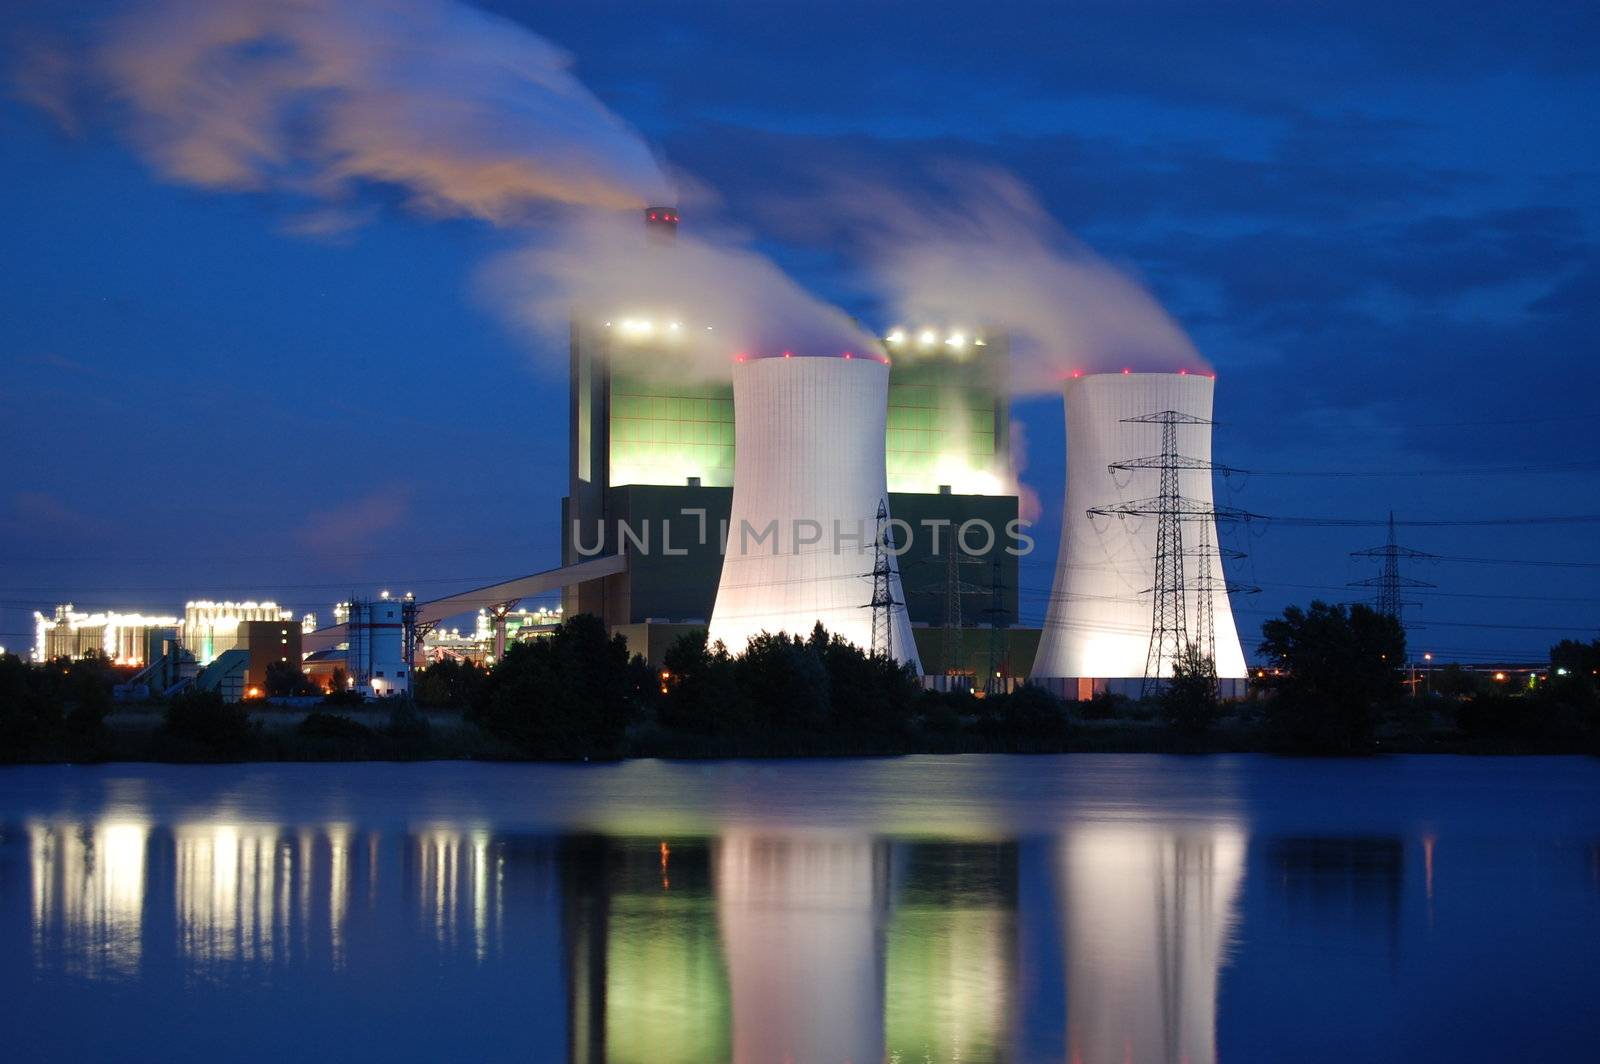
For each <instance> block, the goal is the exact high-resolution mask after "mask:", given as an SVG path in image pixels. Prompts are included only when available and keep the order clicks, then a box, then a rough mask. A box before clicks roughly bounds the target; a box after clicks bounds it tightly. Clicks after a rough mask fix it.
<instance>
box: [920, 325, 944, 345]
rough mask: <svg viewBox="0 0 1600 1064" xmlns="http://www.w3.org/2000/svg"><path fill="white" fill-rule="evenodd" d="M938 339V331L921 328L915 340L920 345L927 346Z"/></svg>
mask: <svg viewBox="0 0 1600 1064" xmlns="http://www.w3.org/2000/svg"><path fill="white" fill-rule="evenodd" d="M938 339H939V334H938V333H936V332H934V331H933V330H932V329H923V330H922V333H921V335H919V336H918V337H917V342H918V343H920V344H921V345H922V346H924V347H927V346H929V345H930V344H932V343H934V342H935V341H936V340H938Z"/></svg>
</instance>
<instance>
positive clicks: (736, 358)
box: [733, 355, 744, 362]
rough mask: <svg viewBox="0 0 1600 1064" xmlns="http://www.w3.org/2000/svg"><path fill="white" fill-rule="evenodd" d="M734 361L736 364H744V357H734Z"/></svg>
mask: <svg viewBox="0 0 1600 1064" xmlns="http://www.w3.org/2000/svg"><path fill="white" fill-rule="evenodd" d="M733 360H734V361H735V362H743V361H744V355H734V356H733Z"/></svg>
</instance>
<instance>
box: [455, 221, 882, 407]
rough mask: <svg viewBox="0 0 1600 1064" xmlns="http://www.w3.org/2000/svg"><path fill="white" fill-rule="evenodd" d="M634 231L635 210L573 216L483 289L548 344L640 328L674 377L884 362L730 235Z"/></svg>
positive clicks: (491, 272) (500, 264)
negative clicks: (571, 323) (781, 363)
mask: <svg viewBox="0 0 1600 1064" xmlns="http://www.w3.org/2000/svg"><path fill="white" fill-rule="evenodd" d="M641 229H642V223H641V219H640V217H639V216H638V215H636V214H633V213H629V214H626V215H617V214H614V213H602V212H596V211H587V212H581V213H576V214H574V215H572V216H571V217H569V218H568V219H566V220H565V221H564V222H563V223H562V224H559V225H557V226H555V227H553V228H552V229H551V230H549V231H548V232H547V234H546V236H545V239H542V240H540V241H539V242H538V243H536V244H533V245H530V246H529V247H527V248H526V249H524V250H522V251H518V252H515V253H512V254H508V255H505V256H502V257H501V258H500V259H498V260H497V261H495V262H494V263H492V264H491V266H490V268H489V269H488V270H487V271H486V276H485V281H486V290H487V291H488V293H489V295H490V298H491V299H492V300H493V302H494V303H495V304H496V305H497V306H499V307H501V308H502V309H506V310H509V312H510V313H511V315H512V317H513V318H514V320H516V321H518V322H519V323H521V324H523V325H525V326H527V327H528V328H530V329H532V330H534V331H535V332H537V333H539V334H541V336H542V337H543V338H544V339H545V340H546V341H547V342H550V343H555V344H559V343H560V342H562V341H563V340H564V338H565V329H566V322H567V320H568V318H569V317H571V316H573V315H576V316H578V317H579V318H580V319H582V320H586V321H587V322H588V324H590V325H591V326H594V327H600V328H603V327H605V323H606V322H610V323H611V327H612V328H614V329H616V330H617V331H618V334H619V335H623V336H624V337H625V335H626V331H627V330H629V329H640V330H648V335H649V336H650V337H651V338H652V339H653V340H661V339H666V340H668V341H670V342H669V343H667V344H665V345H663V344H661V343H657V342H652V343H651V344H649V345H648V349H649V350H650V352H651V357H652V358H656V359H659V358H661V357H671V356H672V354H673V353H674V352H676V354H677V358H676V360H675V361H676V365H675V367H674V370H675V371H678V372H686V373H691V374H694V375H696V376H700V377H726V376H727V375H728V372H729V369H730V362H731V361H732V360H733V359H734V358H735V357H740V356H742V357H746V358H764V357H772V356H775V355H781V354H782V353H783V352H785V351H789V352H792V353H793V354H795V355H796V356H801V357H803V356H812V355H840V354H843V353H845V352H851V353H852V354H856V355H871V356H873V357H876V356H877V355H878V354H879V353H880V351H879V347H878V344H877V340H876V338H875V337H874V336H873V335H872V333H871V332H869V331H867V330H865V329H863V328H862V327H861V326H859V325H857V324H856V323H855V322H854V321H852V320H851V319H850V318H849V317H848V316H847V315H846V314H845V313H844V312H843V311H841V310H839V309H838V308H836V307H832V306H829V305H828V304H826V303H824V302H822V301H821V300H819V299H817V298H816V297H814V296H812V295H811V294H810V293H808V292H807V291H806V290H805V289H803V288H801V287H800V285H798V284H797V283H796V282H795V281H794V280H793V279H792V278H790V277H789V275H788V274H786V273H784V272H783V271H782V270H781V269H779V268H778V267H777V266H776V265H775V264H774V263H773V262H772V261H771V260H770V259H768V258H766V257H765V256H764V255H762V254H760V253H759V252H757V251H754V250H752V249H750V248H749V247H747V246H745V245H744V244H743V243H742V242H741V241H740V239H739V238H738V237H737V236H735V235H733V234H727V233H713V234H710V235H706V231H705V228H704V227H703V226H697V227H696V228H695V229H694V230H693V231H692V232H689V233H683V234H681V235H679V236H678V237H677V238H676V239H674V240H672V241H671V242H670V243H664V242H658V241H653V240H649V239H646V236H645V234H644V233H643V232H641ZM617 350H618V351H620V352H625V351H626V350H627V347H626V345H625V344H623V345H619V346H618V348H617Z"/></svg>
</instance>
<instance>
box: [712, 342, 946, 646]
mask: <svg viewBox="0 0 1600 1064" xmlns="http://www.w3.org/2000/svg"><path fill="white" fill-rule="evenodd" d="M888 389H889V367H888V366H887V365H885V364H883V363H882V362H878V361H876V360H874V359H869V358H855V359H848V358H767V359H753V360H751V361H748V362H743V363H740V364H738V365H736V366H735V367H734V370H733V410H734V457H733V511H732V515H731V517H730V519H729V521H728V544H727V552H726V554H725V555H724V557H723V562H722V580H721V583H720V584H719V585H718V587H717V603H716V607H715V609H714V610H713V611H712V614H711V629H710V637H711V639H713V640H718V639H720V640H722V642H724V643H725V644H727V647H728V649H729V650H730V651H733V652H735V653H737V652H739V651H742V650H743V649H744V647H745V644H746V643H747V642H748V641H749V639H750V637H751V636H753V635H757V634H758V633H760V632H763V631H767V632H779V631H786V632H789V633H791V634H794V635H808V634H810V632H811V629H812V628H813V627H814V626H815V625H816V624H817V622H819V621H820V622H822V624H823V626H824V627H826V628H827V629H828V631H830V632H834V633H837V634H838V635H841V636H843V637H844V638H846V639H848V640H850V641H851V642H852V643H855V644H856V645H857V646H859V647H862V648H864V649H871V647H872V616H873V610H872V609H870V608H868V604H869V603H870V602H871V601H872V590H873V589H872V584H873V581H872V577H871V575H870V574H871V571H872V567H873V550H872V543H873V537H874V529H875V524H876V517H877V512H878V506H879V504H880V503H882V502H884V501H886V498H887V496H886V490H887V487H886V486H887V483H888V480H887V477H886V476H885V472H884V421H885V419H886V417H887V411H888V401H889V400H888V396H889V391H888ZM892 561H893V559H892V557H891V562H892ZM890 587H891V596H892V597H893V598H894V600H895V601H896V602H904V601H905V595H904V594H903V593H902V592H901V590H900V574H899V569H898V567H895V568H894V572H893V575H892V577H891V581H890ZM893 627H894V655H895V657H896V658H898V659H899V660H901V661H904V662H910V663H911V664H913V665H917V666H918V667H919V668H920V664H919V663H918V661H917V650H916V645H915V644H914V643H913V642H912V639H911V623H910V621H909V620H908V619H907V617H906V612H905V608H904V606H897V607H894V608H893Z"/></svg>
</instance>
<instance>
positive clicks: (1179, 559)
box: [1089, 410, 1256, 698]
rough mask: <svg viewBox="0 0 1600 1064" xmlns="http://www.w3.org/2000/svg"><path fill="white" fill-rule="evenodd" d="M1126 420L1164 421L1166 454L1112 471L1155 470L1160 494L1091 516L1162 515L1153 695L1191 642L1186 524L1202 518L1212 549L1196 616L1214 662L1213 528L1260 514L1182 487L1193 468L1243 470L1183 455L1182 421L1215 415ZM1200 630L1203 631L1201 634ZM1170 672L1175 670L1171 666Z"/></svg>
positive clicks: (1148, 685) (1149, 673) (1149, 687)
mask: <svg viewBox="0 0 1600 1064" xmlns="http://www.w3.org/2000/svg"><path fill="white" fill-rule="evenodd" d="M1122 420H1123V422H1124V423H1131V424H1144V425H1160V426H1161V452H1160V453H1159V454H1153V455H1147V456H1145V457H1143V458H1130V459H1127V460H1126V461H1122V462H1113V463H1111V465H1110V466H1108V467H1107V469H1108V470H1109V471H1110V472H1112V473H1117V472H1125V471H1132V470H1136V469H1154V470H1156V471H1157V472H1158V473H1159V475H1160V479H1159V482H1158V487H1157V491H1156V494H1155V496H1154V497H1152V498H1148V499H1139V500H1136V501H1134V502H1126V503H1118V504H1116V505H1112V506H1097V507H1094V508H1092V509H1090V510H1089V513H1090V514H1091V515H1095V516H1102V517H1122V518H1127V517H1154V518H1155V519H1156V550H1155V583H1154V585H1153V586H1152V587H1151V595H1152V598H1153V602H1152V607H1151V616H1150V649H1149V651H1148V652H1147V653H1146V655H1145V665H1144V683H1143V684H1142V685H1141V687H1140V691H1139V695H1140V697H1141V698H1148V697H1149V696H1151V695H1153V694H1155V693H1156V691H1157V690H1158V689H1159V688H1160V686H1161V672H1162V666H1163V664H1170V663H1171V662H1172V661H1174V660H1176V659H1177V657H1178V655H1179V654H1180V653H1182V651H1183V649H1184V647H1185V646H1186V645H1187V644H1188V643H1189V641H1190V637H1189V619H1188V593H1189V590H1190V587H1191V586H1190V585H1189V584H1188V583H1187V581H1185V579H1184V557H1185V554H1186V553H1187V552H1186V551H1185V550H1184V546H1183V526H1184V524H1185V523H1186V522H1191V521H1199V522H1201V524H1202V526H1203V527H1204V529H1205V531H1204V532H1203V533H1202V537H1203V543H1204V545H1205V547H1206V550H1205V553H1204V555H1203V556H1204V558H1205V559H1206V560H1205V561H1204V562H1203V563H1202V567H1201V572H1202V574H1203V581H1204V590H1203V591H1202V590H1200V589H1196V590H1197V600H1203V603H1204V604H1203V607H1202V609H1201V613H1202V616H1201V617H1198V618H1197V619H1196V627H1197V628H1201V629H1203V630H1204V633H1205V638H1206V639H1208V640H1209V641H1210V644H1211V645H1210V649H1209V653H1210V654H1211V660H1212V662H1213V663H1214V662H1215V661H1216V635H1215V628H1214V625H1213V624H1212V622H1211V617H1212V616H1213V614H1214V612H1215V611H1214V609H1213V607H1212V601H1211V599H1212V596H1213V595H1214V594H1215V591H1216V587H1215V584H1214V582H1213V579H1212V576H1211V564H1210V557H1211V547H1210V538H1211V536H1210V526H1211V525H1212V524H1213V523H1214V522H1216V521H1224V520H1230V521H1247V520H1250V519H1252V518H1254V517H1255V516H1256V515H1255V514H1251V513H1247V512H1246V511H1244V510H1240V509H1236V508H1234V507H1231V506H1217V505H1216V504H1214V503H1210V502H1204V501H1202V500H1199V499H1191V498H1189V497H1187V496H1185V495H1184V494H1183V492H1182V490H1181V484H1180V480H1179V474H1181V473H1183V472H1186V471H1192V472H1204V473H1206V474H1207V475H1210V474H1212V473H1222V474H1224V475H1226V474H1230V473H1234V472H1237V470H1234V469H1231V468H1230V467H1228V466H1223V465H1217V464H1216V463H1214V462H1210V461H1207V460H1206V459H1203V458H1192V457H1189V456H1188V455H1184V454H1179V453H1178V426H1180V425H1210V424H1212V421H1211V420H1210V419H1209V418H1203V417H1198V416H1196V415H1194V414H1185V413H1181V412H1179V411H1177V410H1163V411H1160V412H1159V413H1155V414H1141V415H1139V416H1138V417H1129V418H1123V419H1122ZM1197 634H1198V633H1197ZM1169 671H1170V670H1169Z"/></svg>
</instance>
